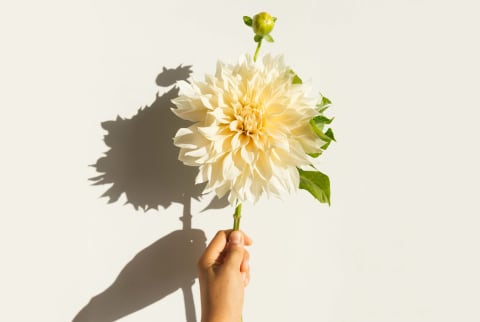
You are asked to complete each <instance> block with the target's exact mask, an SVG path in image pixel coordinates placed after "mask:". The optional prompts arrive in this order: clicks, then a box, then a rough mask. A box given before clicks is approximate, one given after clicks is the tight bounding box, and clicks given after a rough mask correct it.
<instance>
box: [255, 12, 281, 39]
mask: <svg viewBox="0 0 480 322" xmlns="http://www.w3.org/2000/svg"><path fill="white" fill-rule="evenodd" d="M276 20H277V18H275V17H272V16H271V15H270V14H269V13H268V12H260V13H259V14H257V15H255V16H253V21H252V28H253V32H254V33H255V34H256V35H259V36H266V35H268V34H269V33H270V32H271V31H272V29H273V26H275V21H276Z"/></svg>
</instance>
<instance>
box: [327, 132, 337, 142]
mask: <svg viewBox="0 0 480 322" xmlns="http://www.w3.org/2000/svg"><path fill="white" fill-rule="evenodd" d="M325 135H326V136H328V137H329V138H330V139H332V140H333V141H337V140H335V135H333V130H332V129H328V130H327V132H325Z"/></svg>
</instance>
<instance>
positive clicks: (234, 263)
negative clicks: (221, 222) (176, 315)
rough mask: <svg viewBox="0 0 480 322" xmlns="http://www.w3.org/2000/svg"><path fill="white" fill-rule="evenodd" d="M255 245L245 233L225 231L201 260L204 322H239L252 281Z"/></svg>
mask: <svg viewBox="0 0 480 322" xmlns="http://www.w3.org/2000/svg"><path fill="white" fill-rule="evenodd" d="M251 244H252V240H251V239H250V237H248V236H247V235H245V234H244V233H243V232H241V231H232V230H221V231H219V232H218V233H217V234H216V235H215V237H214V238H213V240H212V241H211V242H210V244H209V245H208V247H207V249H206V250H205V252H204V253H203V255H202V256H201V257H200V259H199V261H198V276H199V281H200V297H201V301H202V322H239V321H241V318H242V308H243V297H244V288H245V286H247V284H248V282H249V281H250V267H249V265H248V259H249V257H250V255H249V253H248V251H247V250H246V249H245V247H244V246H248V245H251Z"/></svg>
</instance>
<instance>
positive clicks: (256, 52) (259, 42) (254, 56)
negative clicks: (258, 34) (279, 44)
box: [253, 39, 263, 62]
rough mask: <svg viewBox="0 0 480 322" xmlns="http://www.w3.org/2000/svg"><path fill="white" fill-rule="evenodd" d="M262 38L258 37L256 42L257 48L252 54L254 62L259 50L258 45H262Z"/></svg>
mask: <svg viewBox="0 0 480 322" xmlns="http://www.w3.org/2000/svg"><path fill="white" fill-rule="evenodd" d="M262 40H263V39H260V40H259V41H258V43H257V49H255V55H253V61H254V62H256V61H257V56H258V52H259V51H260V47H262Z"/></svg>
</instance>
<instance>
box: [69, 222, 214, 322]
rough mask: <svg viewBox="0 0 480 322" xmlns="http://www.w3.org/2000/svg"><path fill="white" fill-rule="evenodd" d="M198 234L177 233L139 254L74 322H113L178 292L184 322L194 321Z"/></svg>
mask: <svg viewBox="0 0 480 322" xmlns="http://www.w3.org/2000/svg"><path fill="white" fill-rule="evenodd" d="M205 242H206V238H205V234H204V233H203V231H201V230H197V229H193V230H177V231H174V232H173V233H170V234H169V235H167V236H165V237H163V238H161V239H159V240H158V241H156V242H154V243H153V244H152V245H150V246H148V247H147V248H145V249H144V250H142V251H141V252H139V253H138V254H137V255H136V256H135V257H134V258H133V259H132V260H131V261H130V262H129V263H128V264H127V265H126V266H125V267H124V268H123V269H122V271H121V272H120V274H119V275H118V277H117V278H116V280H115V281H114V282H113V284H112V285H111V286H110V287H109V288H107V289H106V290H105V291H103V292H102V293H100V294H98V295H97V296H95V297H93V298H92V299H91V300H90V302H89V303H88V304H87V305H86V306H85V307H84V308H83V309H82V310H81V311H80V312H79V313H78V314H77V316H76V317H75V318H74V319H73V322H87V321H88V322H107V321H116V320H118V319H120V318H122V317H124V316H126V315H128V314H131V313H133V312H136V311H138V310H140V309H142V308H144V307H146V306H148V305H150V304H153V303H155V302H156V301H158V300H160V299H162V298H163V297H165V296H167V295H169V294H171V293H173V292H175V291H177V290H178V289H181V290H182V292H183V297H184V301H185V314H186V320H187V322H194V321H196V316H195V305H194V302H193V294H192V288H191V287H192V285H193V283H194V281H195V278H196V277H197V272H196V260H197V259H198V257H199V256H200V254H201V253H202V252H203V250H204V249H205Z"/></svg>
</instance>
